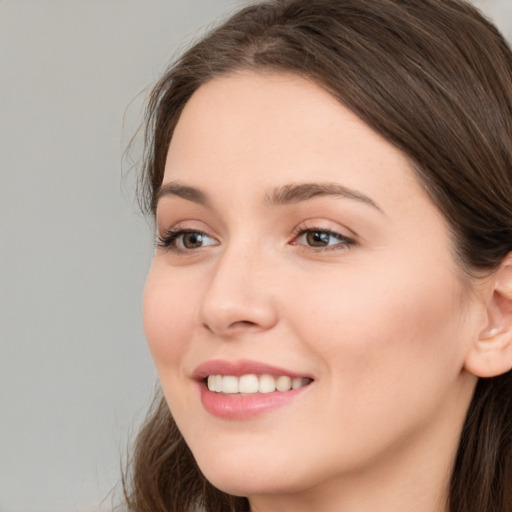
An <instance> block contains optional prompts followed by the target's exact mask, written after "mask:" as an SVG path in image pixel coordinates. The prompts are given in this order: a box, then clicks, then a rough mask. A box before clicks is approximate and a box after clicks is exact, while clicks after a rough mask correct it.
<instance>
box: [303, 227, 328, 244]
mask: <svg viewBox="0 0 512 512" xmlns="http://www.w3.org/2000/svg"><path fill="white" fill-rule="evenodd" d="M331 238H332V235H331V234H329V233H327V232H325V231H309V232H308V233H306V241H307V243H308V245H311V246H312V247H325V246H327V245H329V242H330V239H331Z"/></svg>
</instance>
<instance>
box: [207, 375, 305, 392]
mask: <svg viewBox="0 0 512 512" xmlns="http://www.w3.org/2000/svg"><path fill="white" fill-rule="evenodd" d="M310 382H312V379H309V378H305V377H290V376H288V375H281V376H279V377H273V376H272V375H268V374H263V375H256V374H253V373H251V374H247V375H241V376H239V377H237V376H234V375H209V376H208V377H207V379H206V385H207V387H208V389H209V390H210V391H214V392H215V393H223V394H230V395H231V394H233V395H235V394H238V395H239V394H244V395H250V394H255V393H274V392H285V391H290V390H292V389H300V388H302V387H304V386H307V385H308V384H309V383H310Z"/></svg>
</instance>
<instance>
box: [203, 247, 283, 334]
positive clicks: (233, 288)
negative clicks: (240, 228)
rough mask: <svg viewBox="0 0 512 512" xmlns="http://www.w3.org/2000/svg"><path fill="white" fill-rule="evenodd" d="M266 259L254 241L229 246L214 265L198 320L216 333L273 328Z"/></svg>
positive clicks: (268, 271)
mask: <svg viewBox="0 0 512 512" xmlns="http://www.w3.org/2000/svg"><path fill="white" fill-rule="evenodd" d="M268 258H269V255H266V254H265V252H264V251H262V250H261V247H255V243H254V240H252V241H251V242H246V243H244V242H243V241H242V240H239V242H237V243H232V244H228V245H227V246H226V248H225V250H224V251H223V252H221V253H220V254H219V255H218V256H217V258H216V261H215V262H214V265H213V270H212V271H211V277H210V282H209V284H208V286H207V287H206V292H205V295H204V297H203V300H202V302H201V304H200V307H199V321H200V322H201V323H202V324H203V325H204V326H206V327H207V328H208V329H209V330H211V331H213V332H216V333H219V334H229V333H234V332H235V331H239V330H240V329H252V330H254V329H263V330H264V329H268V328H270V327H272V326H273V325H274V324H275V322H276V321H277V317H276V310H275V304H274V303H273V299H272V293H271V277H270V274H271V271H272V269H271V266H269V265H270V264H271V262H270V261H268Z"/></svg>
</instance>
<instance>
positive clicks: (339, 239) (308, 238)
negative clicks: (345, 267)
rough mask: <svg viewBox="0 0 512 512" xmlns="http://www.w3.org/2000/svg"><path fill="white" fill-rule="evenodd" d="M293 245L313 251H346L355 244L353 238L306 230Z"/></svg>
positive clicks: (318, 230) (334, 233) (331, 232)
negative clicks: (302, 246) (309, 248)
mask: <svg viewBox="0 0 512 512" xmlns="http://www.w3.org/2000/svg"><path fill="white" fill-rule="evenodd" d="M292 243H293V245H304V246H306V247H311V248H313V249H324V248H325V249H344V248H347V247H349V246H351V245H354V244H355V242H354V240H353V239H352V238H348V237H346V236H344V235H341V234H340V233H336V232H334V231H329V230H323V229H304V230H302V231H300V232H299V234H298V235H297V237H296V238H295V239H294V241H293V242H292Z"/></svg>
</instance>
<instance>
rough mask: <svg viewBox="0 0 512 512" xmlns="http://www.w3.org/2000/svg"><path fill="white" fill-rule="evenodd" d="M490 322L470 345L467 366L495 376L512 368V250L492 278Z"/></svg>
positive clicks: (478, 375)
mask: <svg viewBox="0 0 512 512" xmlns="http://www.w3.org/2000/svg"><path fill="white" fill-rule="evenodd" d="M488 286H489V289H490V292H489V294H488V299H487V303H486V316H487V325H486V326H485V328H484V329H483V330H482V331H481V332H480V333H478V335H477V336H476V337H475V340H474V341H473V343H472V346H471V347H470V351H469V353H468V354H467V357H466V361H465V368H466V370H468V371H469V372H470V373H472V374H474V375H476V376H477V377H495V376H497V375H501V374H503V373H506V372H508V371H509V370H510V369H512V253H509V254H508V256H507V257H506V258H505V259H504V260H503V262H502V264H501V265H500V267H499V268H498V270H497V271H496V272H494V273H493V275H492V276H491V278H490V279H489V281H488Z"/></svg>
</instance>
